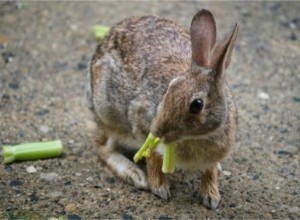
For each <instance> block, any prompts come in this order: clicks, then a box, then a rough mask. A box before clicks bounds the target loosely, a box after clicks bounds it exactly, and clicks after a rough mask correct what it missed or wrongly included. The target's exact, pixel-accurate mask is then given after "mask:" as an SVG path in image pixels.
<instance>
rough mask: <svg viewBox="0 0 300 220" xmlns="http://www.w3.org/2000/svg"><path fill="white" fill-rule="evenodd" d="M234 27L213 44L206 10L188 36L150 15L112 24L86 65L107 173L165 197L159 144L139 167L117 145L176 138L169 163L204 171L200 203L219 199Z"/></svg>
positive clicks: (229, 125) (232, 125)
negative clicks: (219, 167) (143, 166)
mask: <svg viewBox="0 0 300 220" xmlns="http://www.w3.org/2000/svg"><path fill="white" fill-rule="evenodd" d="M237 35H238V26H237V25H236V26H235V28H234V30H233V32H232V33H231V34H230V35H229V37H227V38H225V39H224V40H223V41H222V42H220V43H218V44H216V24H215V20H214V17H213V15H212V14H211V12H209V11H207V10H201V11H199V12H198V13H197V14H196V15H195V16H194V18H193V20H192V24H191V29H190V33H189V32H188V31H186V30H184V29H183V28H182V27H181V26H179V25H178V24H176V23H174V22H172V21H170V20H167V19H163V18H159V17H155V16H143V17H132V18H128V19H126V20H124V21H122V22H120V23H118V24H117V25H115V26H114V27H112V28H111V31H110V33H109V34H108V35H107V36H106V37H105V38H104V39H103V41H102V42H101V43H100V45H99V46H98V47H97V50H96V53H95V54H94V56H93V58H92V61H91V65H90V75H89V78H90V83H89V87H90V90H89V95H90V96H89V97H90V101H91V108H92V110H93V112H94V113H95V116H96V120H97V123H98V126H99V128H101V129H102V130H104V137H102V138H100V137H99V138H98V139H97V141H96V145H97V150H98V152H99V155H100V157H101V159H102V160H103V161H104V162H105V163H106V164H107V165H108V166H109V167H110V168H111V169H112V170H113V171H114V173H115V174H116V175H117V176H119V177H120V178H122V179H123V180H126V181H127V182H130V183H132V184H134V185H135V186H137V187H139V188H144V189H148V188H150V189H151V191H152V192H153V193H154V194H156V195H158V196H159V197H161V198H163V199H168V198H169V197H170V191H169V185H168V183H167V181H166V179H165V176H164V174H163V173H162V171H161V166H162V155H163V152H164V148H163V145H160V146H159V147H158V148H157V149H156V150H155V151H153V152H152V153H151V155H150V157H149V158H147V159H146V164H147V178H146V175H145V174H144V172H143V171H142V170H141V169H140V168H139V167H138V166H137V165H136V164H134V163H133V162H132V161H131V160H129V159H128V158H127V157H125V156H124V155H123V154H122V153H121V152H120V151H119V150H118V149H119V147H120V146H126V147H128V148H131V149H135V150H137V149H139V147H140V146H141V145H142V144H143V142H144V141H145V139H146V137H147V135H148V133H149V132H151V133H152V134H153V135H155V136H157V137H159V138H161V140H163V142H164V143H170V142H176V143H177V154H176V167H177V168H180V169H193V170H200V171H202V172H203V175H202V179H201V185H200V186H199V193H200V198H202V201H203V204H204V205H205V206H206V207H208V208H211V209H215V208H217V206H218V204H219V200H220V194H219V189H218V180H217V179H218V170H217V164H218V162H220V161H221V160H222V159H223V158H225V157H226V155H228V153H229V152H230V151H231V149H232V147H233V145H234V139H235V138H234V137H235V129H236V107H235V104H234V100H233V97H232V95H231V93H230V91H229V89H228V87H227V83H226V80H225V69H226V68H227V67H228V65H229V63H230V58H231V54H232V51H233V48H234V45H235V42H236V39H237Z"/></svg>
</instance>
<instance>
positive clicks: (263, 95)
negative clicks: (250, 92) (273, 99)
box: [258, 92, 270, 100]
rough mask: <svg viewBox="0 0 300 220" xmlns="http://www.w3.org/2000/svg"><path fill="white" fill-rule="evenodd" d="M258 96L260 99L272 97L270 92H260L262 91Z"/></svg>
mask: <svg viewBox="0 0 300 220" xmlns="http://www.w3.org/2000/svg"><path fill="white" fill-rule="evenodd" d="M258 98H259V99H263V100H267V99H269V98H270V96H269V94H268V93H265V92H260V93H259V94H258Z"/></svg>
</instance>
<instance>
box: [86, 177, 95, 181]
mask: <svg viewBox="0 0 300 220" xmlns="http://www.w3.org/2000/svg"><path fill="white" fill-rule="evenodd" d="M86 180H87V181H89V182H93V181H94V178H93V177H91V176H89V177H88V178H86Z"/></svg>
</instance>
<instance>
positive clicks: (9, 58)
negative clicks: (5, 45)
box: [2, 52, 14, 63]
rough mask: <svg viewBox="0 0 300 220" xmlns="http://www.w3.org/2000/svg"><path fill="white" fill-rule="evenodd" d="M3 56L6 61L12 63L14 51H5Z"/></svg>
mask: <svg viewBox="0 0 300 220" xmlns="http://www.w3.org/2000/svg"><path fill="white" fill-rule="evenodd" d="M2 57H3V60H4V62H5V63H10V62H11V61H13V59H14V55H13V53H12V52H3V53H2Z"/></svg>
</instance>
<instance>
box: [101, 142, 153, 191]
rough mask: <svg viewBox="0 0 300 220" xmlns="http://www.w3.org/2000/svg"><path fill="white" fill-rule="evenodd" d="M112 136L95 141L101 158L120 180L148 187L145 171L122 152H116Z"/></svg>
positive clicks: (140, 186)
mask: <svg viewBox="0 0 300 220" xmlns="http://www.w3.org/2000/svg"><path fill="white" fill-rule="evenodd" d="M116 142H117V141H116V140H115V139H114V137H108V138H105V140H102V141H97V140H96V147H97V152H98V154H99V156H100V158H101V160H102V161H103V162H104V163H106V164H107V166H108V167H110V169H111V170H112V171H113V172H114V173H115V174H116V175H117V176H118V177H119V178H121V179H122V180H124V181H125V182H127V183H130V184H133V185H134V186H136V187H138V188H142V189H148V182H147V178H146V175H145V173H144V172H143V171H142V170H141V169H140V168H139V167H138V166H137V165H136V164H134V163H133V162H132V161H130V160H129V159H128V158H127V157H125V156H124V155H123V154H121V153H120V152H118V150H117V146H116V144H117V143H116Z"/></svg>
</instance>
